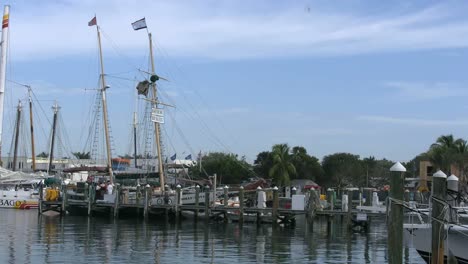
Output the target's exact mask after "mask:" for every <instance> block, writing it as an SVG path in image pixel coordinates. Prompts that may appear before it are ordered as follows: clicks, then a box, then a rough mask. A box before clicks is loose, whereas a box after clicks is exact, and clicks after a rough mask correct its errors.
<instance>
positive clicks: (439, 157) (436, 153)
mask: <svg viewBox="0 0 468 264" xmlns="http://www.w3.org/2000/svg"><path fill="white" fill-rule="evenodd" d="M455 142H456V140H454V138H453V135H443V136H440V137H438V138H437V140H436V142H435V143H434V144H432V145H431V147H430V148H429V152H428V156H429V160H430V162H431V163H432V165H433V166H434V167H435V168H436V169H439V170H442V171H445V172H446V173H450V166H451V164H452V163H454V161H455V156H456V144H455Z"/></svg>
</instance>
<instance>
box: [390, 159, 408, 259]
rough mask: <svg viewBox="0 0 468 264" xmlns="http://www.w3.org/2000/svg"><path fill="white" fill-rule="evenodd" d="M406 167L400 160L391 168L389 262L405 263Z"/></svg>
mask: <svg viewBox="0 0 468 264" xmlns="http://www.w3.org/2000/svg"><path fill="white" fill-rule="evenodd" d="M405 171H406V168H405V167H404V166H403V165H401V163H400V162H397V163H395V164H394V165H393V166H392V167H391V168H390V174H391V175H390V199H389V200H388V201H389V202H390V218H389V221H388V225H387V234H388V247H387V249H388V263H389V264H401V263H403V206H402V205H400V204H398V203H401V202H403V192H404V190H403V188H404V187H403V186H404V177H405Z"/></svg>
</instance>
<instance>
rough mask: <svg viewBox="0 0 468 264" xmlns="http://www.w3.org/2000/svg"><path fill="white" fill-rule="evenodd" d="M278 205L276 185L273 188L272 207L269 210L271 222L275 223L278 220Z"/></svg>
mask: <svg viewBox="0 0 468 264" xmlns="http://www.w3.org/2000/svg"><path fill="white" fill-rule="evenodd" d="M278 206H279V198H278V187H276V186H275V187H274V188H273V209H272V212H271V217H272V218H273V224H277V223H278V221H277V219H278Z"/></svg>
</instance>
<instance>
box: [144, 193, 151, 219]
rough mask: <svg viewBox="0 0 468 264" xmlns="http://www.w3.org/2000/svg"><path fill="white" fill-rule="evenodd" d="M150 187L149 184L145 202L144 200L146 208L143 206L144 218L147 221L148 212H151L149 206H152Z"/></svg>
mask: <svg viewBox="0 0 468 264" xmlns="http://www.w3.org/2000/svg"><path fill="white" fill-rule="evenodd" d="M150 189H151V187H150V185H149V184H147V185H146V186H145V200H144V206H143V218H144V219H145V220H148V210H149V205H150Z"/></svg>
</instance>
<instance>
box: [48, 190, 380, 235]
mask: <svg viewBox="0 0 468 264" xmlns="http://www.w3.org/2000/svg"><path fill="white" fill-rule="evenodd" d="M60 190H61V191H60V193H61V196H60V197H59V198H58V199H57V200H55V201H48V200H47V199H45V198H44V197H40V202H39V214H42V213H44V212H46V211H51V210H52V211H56V212H59V213H60V214H61V215H65V212H68V213H69V214H74V215H87V216H95V215H96V216H97V215H101V216H108V217H114V218H119V217H141V218H144V219H145V220H146V219H148V218H158V219H166V220H169V219H170V220H175V221H176V222H178V221H180V220H182V219H184V218H193V219H194V220H195V221H200V220H205V221H209V220H218V221H225V222H227V221H233V222H239V223H244V222H257V223H272V224H294V223H295V218H296V216H298V215H305V216H306V218H307V219H308V221H309V222H313V219H314V218H316V217H327V219H333V218H335V217H336V216H339V217H341V219H346V220H347V223H348V225H349V226H350V227H351V228H355V227H359V226H365V227H366V228H367V225H368V223H369V220H370V217H375V216H381V215H383V213H382V212H363V211H360V210H356V209H353V206H352V205H353V204H352V202H351V201H350V203H349V208H351V209H350V210H347V211H344V210H341V209H336V207H337V206H332V207H331V208H330V209H333V210H323V209H322V208H321V207H320V205H319V200H318V194H317V193H316V192H315V190H311V191H310V193H309V194H308V199H307V201H306V202H305V206H304V209H303V210H292V209H290V208H281V207H280V206H279V197H278V190H277V189H273V201H272V206H271V207H267V208H257V207H255V206H250V207H248V206H246V204H247V203H246V201H247V199H245V197H246V195H245V193H244V190H243V189H240V190H239V192H238V193H236V195H237V196H238V197H239V206H229V205H228V202H227V201H228V199H229V195H232V194H233V192H229V193H228V192H227V189H226V190H225V192H224V196H223V197H222V198H223V199H222V201H223V203H222V204H216V205H215V204H214V203H212V202H210V200H209V196H210V192H209V191H206V192H205V199H204V200H203V201H201V200H200V198H199V197H200V196H199V194H198V193H197V194H196V195H195V204H190V205H189V204H182V202H181V201H182V199H181V189H180V187H179V186H178V188H177V189H176V192H175V195H172V196H169V195H168V193H166V195H155V194H153V193H152V189H151V188H150V187H149V186H145V187H139V186H138V187H137V190H136V193H134V195H133V196H132V197H133V198H130V197H129V190H128V189H122V188H121V187H120V186H119V185H117V186H116V188H115V189H114V194H112V195H106V196H105V198H106V199H104V200H102V199H96V187H95V186H94V185H89V186H88V185H85V188H84V189H82V190H80V191H79V192H76V190H74V191H73V192H71V193H70V192H68V189H67V188H65V187H62V188H61V189H60ZM257 191H261V189H259V190H257ZM254 192H255V191H254ZM41 193H42V191H41ZM64 194H65V195H64ZM211 194H212V193H211ZM256 203H257V201H255V202H254V204H256ZM187 215H188V216H189V217H187ZM363 215H364V216H365V219H363V218H362V217H363Z"/></svg>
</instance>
